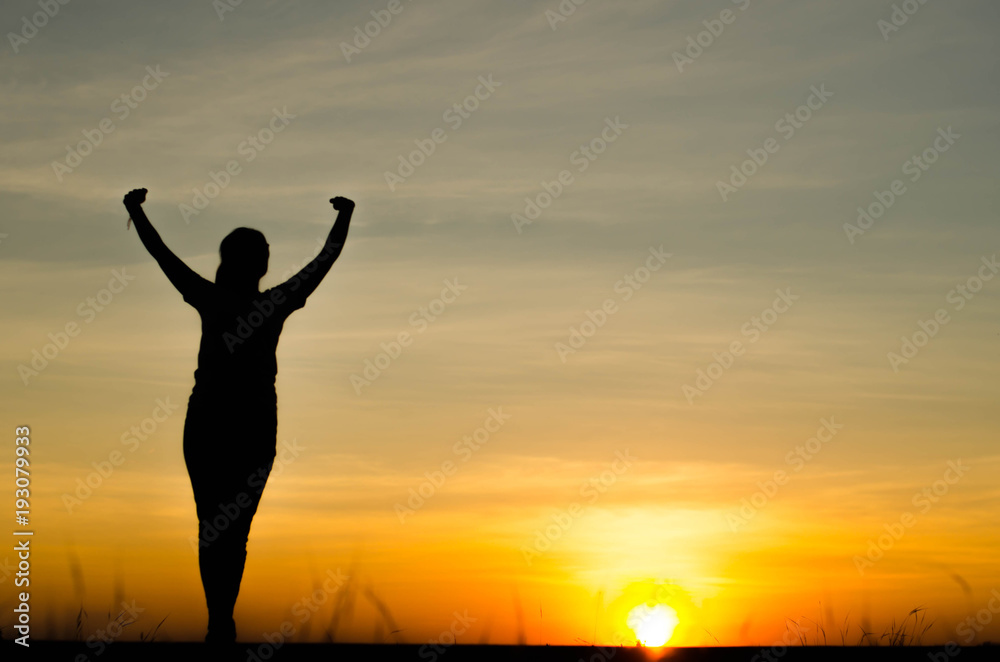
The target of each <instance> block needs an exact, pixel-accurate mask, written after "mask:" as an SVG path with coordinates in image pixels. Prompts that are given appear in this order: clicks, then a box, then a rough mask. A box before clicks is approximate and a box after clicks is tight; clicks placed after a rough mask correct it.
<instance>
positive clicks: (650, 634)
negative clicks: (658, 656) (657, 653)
mask: <svg viewBox="0 0 1000 662" xmlns="http://www.w3.org/2000/svg"><path fill="white" fill-rule="evenodd" d="M626 623H627V624H628V626H629V627H630V628H632V631H633V632H635V636H636V638H637V639H638V640H639V643H641V644H642V645H643V646H646V647H649V648H658V647H660V646H663V645H664V644H666V643H667V642H668V641H670V637H672V636H673V635H674V628H676V627H677V626H678V625H679V624H680V619H678V618H677V612H676V611H674V609H673V608H672V607H668V606H667V605H663V604H658V605H654V606H652V607H651V606H649V605H646V604H641V605H639V606H638V607H635V608H634V609H632V611H630V612H629V613H628V619H627V620H626Z"/></svg>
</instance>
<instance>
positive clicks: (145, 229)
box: [123, 188, 212, 307]
mask: <svg viewBox="0 0 1000 662" xmlns="http://www.w3.org/2000/svg"><path fill="white" fill-rule="evenodd" d="M145 201H146V189H144V188H140V189H133V190H131V191H129V192H128V193H126V194H125V199H124V200H123V202H124V203H125V209H127V210H128V213H129V217H130V218H131V220H132V222H133V223H134V224H135V230H136V232H138V233H139V239H140V240H142V245H143V246H145V247H146V250H147V251H149V254H150V255H152V256H153V259H154V260H156V263H157V264H159V265H160V268H161V269H162V270H163V273H164V274H166V276H167V279H168V280H169V281H170V282H171V284H172V285H173V286H174V287H176V288H177V290H178V291H179V292H180V293H181V295H182V296H183V297H184V300H185V301H187V302H188V303H190V304H191V305H194V306H196V307H197V304H196V302H197V301H199V300H200V298H201V295H202V294H203V293H204V292H205V291H206V290H208V289H209V288H210V287H211V285H212V283H211V281H208V280H206V279H205V278H202V277H201V276H200V275H198V273H197V272H195V271H194V270H193V269H191V267H189V266H188V265H186V264H184V261H183V260H181V259H180V258H179V257H177V256H176V255H174V253H173V251H171V250H170V249H169V248H167V245H166V244H165V243H163V239H161V238H160V233H158V232H157V231H156V228H154V227H153V224H152V223H150V222H149V219H148V218H147V217H146V212H144V211H143V209H142V203H144V202H145Z"/></svg>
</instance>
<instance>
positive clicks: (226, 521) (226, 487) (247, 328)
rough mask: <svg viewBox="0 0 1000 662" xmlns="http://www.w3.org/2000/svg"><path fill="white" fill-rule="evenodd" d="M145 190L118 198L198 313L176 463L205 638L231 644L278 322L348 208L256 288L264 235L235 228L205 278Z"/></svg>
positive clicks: (269, 430) (326, 263)
mask: <svg viewBox="0 0 1000 662" xmlns="http://www.w3.org/2000/svg"><path fill="white" fill-rule="evenodd" d="M145 200H146V189H136V190H133V191H130V192H129V193H128V194H127V195H126V196H125V200H124V202H125V208H126V209H127V210H128V212H129V215H130V217H131V219H132V221H133V222H134V223H135V229H136V230H137V231H138V233H139V238H140V239H141V240H142V243H143V245H144V246H145V247H146V249H147V250H148V251H149V253H150V255H152V256H153V258H154V259H155V260H156V262H157V263H158V264H159V265H160V268H161V269H163V273H165V274H166V276H167V278H168V279H169V280H170V282H171V283H172V284H173V285H174V287H176V288H177V289H178V291H180V293H181V295H182V296H183V297H184V301H186V302H188V303H189V304H191V305H192V306H194V308H195V309H196V310H197V311H198V313H199V314H200V315H201V346H200V348H199V350H198V368H197V370H195V373H194V380H195V384H194V389H193V390H192V392H191V397H190V398H189V399H188V410H187V418H186V419H185V421H184V462H185V464H186V465H187V470H188V474H189V475H190V477H191V487H192V488H193V490H194V500H195V505H196V508H197V513H198V520H199V528H198V547H199V549H198V565H199V568H200V570H201V582H202V585H203V586H204V588H205V601H206V602H207V604H208V635H207V636H206V637H205V641H208V642H220V643H226V642H232V641H235V639H236V624H235V622H234V621H233V608H234V607H235V605H236V596H237V594H238V593H239V590H240V581H241V580H242V578H243V567H244V564H245V562H246V543H247V537H248V536H249V533H250V522H251V520H252V519H253V516H254V513H256V512H257V505H258V504H259V503H260V497H261V493H262V492H263V490H264V484H265V482H266V481H267V477H268V475H269V474H270V471H271V465H272V463H273V462H274V456H275V442H276V435H277V426H278V416H277V395H276V393H275V388H274V382H275V376H276V375H277V371H278V364H277V361H276V359H275V350H276V349H277V345H278V335H279V334H280V333H281V328H282V325H284V323H285V319H286V318H287V317H288V316H289V315H290V314H291V313H292V312H294V311H296V310H298V309H299V308H302V307H303V306H304V305H305V303H306V298H307V297H308V296H309V295H310V294H311V293H312V292H313V290H315V289H316V286H317V285H319V283H320V281H321V280H322V279H323V277H324V276H325V275H326V274H327V272H328V271H329V270H330V267H331V266H332V265H333V262H334V260H336V259H337V257H338V256H339V255H340V251H341V249H342V248H343V245H344V241H345V239H346V238H347V230H348V227H349V225H350V222H351V215H352V214H353V212H354V203H353V202H351V201H350V200H348V199H346V198H339V197H338V198H333V199H332V200H330V202H331V203H332V204H333V208H334V209H336V210H338V211H339V213H338V215H337V220H336V222H335V223H334V225H333V229H332V230H330V235H329V236H328V237H327V240H326V244H325V246H324V248H323V250H321V251H320V253H319V255H317V256H316V257H315V258H314V259H313V260H312V261H311V262H310V263H309V264H308V265H306V266H305V267H303V269H302V270H301V271H300V272H299V273H298V274H296V275H295V276H293V277H292V278H290V279H288V280H287V281H286V282H284V283H282V284H281V285H278V286H277V287H273V288H271V289H269V290H266V291H264V292H261V291H259V282H260V279H261V277H262V276H263V275H264V274H265V273H266V272H267V260H268V256H269V251H268V244H267V241H266V240H265V239H264V235H263V234H261V233H260V232H258V231H257V230H251V229H250V228H236V229H235V230H233V231H232V232H231V233H229V234H228V235H227V236H226V237H225V239H223V240H222V244H221V245H220V246H219V254H220V257H221V258H222V262H221V264H220V265H219V270H218V271H217V272H216V276H215V282H214V283H213V282H211V281H209V280H206V279H205V278H202V277H201V276H199V275H198V274H197V273H195V272H194V271H193V270H191V268H190V267H188V266H187V265H186V264H184V262H183V261H181V259H180V258H178V257H177V256H176V255H174V254H173V252H171V251H170V249H169V248H167V246H166V245H165V244H164V243H163V240H162V239H160V235H159V234H158V233H157V232H156V230H155V229H154V228H153V226H152V225H151V224H150V222H149V219H148V218H146V214H145V213H144V212H143V210H142V203H143V202H145Z"/></svg>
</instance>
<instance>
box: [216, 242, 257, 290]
mask: <svg viewBox="0 0 1000 662" xmlns="http://www.w3.org/2000/svg"><path fill="white" fill-rule="evenodd" d="M219 257H221V258H222V262H221V263H220V264H219V270H218V272H216V277H215V282H216V283H217V284H219V285H223V286H225V287H229V288H231V289H236V290H244V289H249V288H251V287H252V288H253V289H254V290H256V289H257V284H258V283H259V282H260V279H261V278H262V277H263V276H264V274H266V273H267V260H268V257H270V251H269V250H268V245H267V240H266V239H264V235H263V233H261V232H260V231H259V230H253V229H251V228H236V229H235V230H233V231H232V232H230V233H229V234H227V235H226V238H225V239H223V240H222V243H221V244H220V245H219Z"/></svg>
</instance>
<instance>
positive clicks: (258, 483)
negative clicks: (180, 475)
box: [184, 406, 274, 642]
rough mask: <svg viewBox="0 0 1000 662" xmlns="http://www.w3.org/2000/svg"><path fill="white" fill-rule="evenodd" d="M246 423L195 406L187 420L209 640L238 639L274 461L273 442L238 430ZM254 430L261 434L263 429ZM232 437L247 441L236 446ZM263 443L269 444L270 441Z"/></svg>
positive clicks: (186, 448)
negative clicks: (251, 549) (247, 571)
mask: <svg viewBox="0 0 1000 662" xmlns="http://www.w3.org/2000/svg"><path fill="white" fill-rule="evenodd" d="M210 413H211V412H210ZM223 427H225V428H226V429H225V430H223V429H222V428H223ZM243 427H244V426H241V425H238V424H230V425H226V426H222V425H220V424H219V421H218V420H217V417H213V416H210V415H206V414H205V413H204V411H203V410H202V409H201V408H192V407H190V406H189V408H188V416H187V419H186V420H185V424H184V460H185V463H186V464H187V469H188V475H189V476H190V478H191V487H192V489H193V491H194V498H195V505H196V510H197V513H198V522H199V524H198V567H199V570H200V572H201V582H202V586H203V587H204V589H205V602H206V604H207V607H208V636H207V637H206V641H220V642H232V641H234V640H235V638H236V625H235V622H234V621H233V609H234V607H235V605H236V597H237V595H238V594H239V588H240V582H241V581H242V578H243V569H244V567H245V564H246V544H247V539H248V536H249V533H250V524H251V522H252V520H253V516H254V514H255V513H256V512H257V506H258V505H259V503H260V498H261V494H262V493H263V488H264V484H265V482H266V480H267V477H268V475H269V473H270V470H271V463H272V462H273V460H274V454H273V446H272V447H271V450H270V452H269V453H268V451H267V450H265V451H263V452H261V451H260V450H259V448H260V445H259V444H258V445H256V447H255V446H253V445H252V444H249V443H248V442H249V441H250V440H249V439H248V437H247V435H242V434H239V433H240V432H241V429H240V428H243ZM264 427H265V429H266V427H267V426H264ZM255 432H257V434H259V429H258V430H256V431H255ZM230 440H232V441H233V442H236V443H239V444H242V446H241V447H235V446H233V445H232V442H231V441H230ZM272 443H273V442H272ZM263 447H264V448H265V449H267V445H266V444H265V445H264V446H263Z"/></svg>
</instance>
